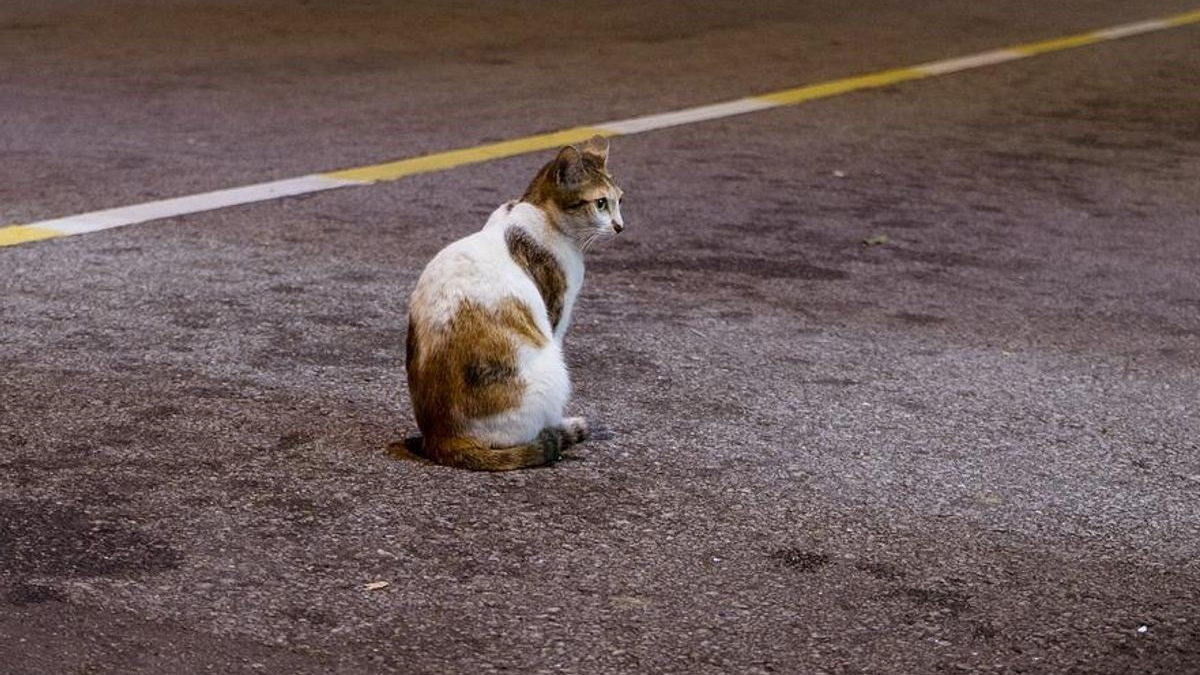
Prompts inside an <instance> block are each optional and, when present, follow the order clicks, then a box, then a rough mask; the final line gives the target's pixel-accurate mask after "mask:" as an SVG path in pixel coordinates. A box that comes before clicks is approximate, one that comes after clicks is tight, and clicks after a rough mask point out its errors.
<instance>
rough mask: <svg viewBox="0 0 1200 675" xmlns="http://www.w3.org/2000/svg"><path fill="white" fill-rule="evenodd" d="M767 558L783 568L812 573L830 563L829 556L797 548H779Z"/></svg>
mask: <svg viewBox="0 0 1200 675" xmlns="http://www.w3.org/2000/svg"><path fill="white" fill-rule="evenodd" d="M767 557H769V558H770V559H771V560H774V561H775V562H777V563H779V564H780V565H782V566H783V567H787V568H789V569H794V570H797V571H800V572H812V571H814V570H817V569H820V568H822V567H824V566H826V565H828V564H829V562H830V560H829V556H827V555H825V554H824V553H813V552H811V551H802V550H800V549H798V548H781V549H778V550H775V551H772V552H771V554H770V555H769V556H767Z"/></svg>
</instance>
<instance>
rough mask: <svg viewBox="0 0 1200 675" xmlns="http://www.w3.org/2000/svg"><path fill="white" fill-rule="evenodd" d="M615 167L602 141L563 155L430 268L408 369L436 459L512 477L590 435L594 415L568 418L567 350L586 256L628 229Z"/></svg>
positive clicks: (420, 287) (411, 320) (413, 325)
mask: <svg viewBox="0 0 1200 675" xmlns="http://www.w3.org/2000/svg"><path fill="white" fill-rule="evenodd" d="M607 164H608V141H607V140H606V139H604V138H602V137H599V136H597V137H595V138H593V139H591V140H589V141H587V142H586V143H584V144H582V145H580V146H579V147H572V146H567V147H564V148H562V149H561V150H560V151H559V152H558V155H557V156H556V157H555V158H554V159H553V160H552V161H550V162H549V163H547V164H546V165H545V166H543V167H542V169H541V171H539V172H538V174H537V176H536V177H534V179H533V181H532V182H531V183H530V184H529V187H528V188H527V189H526V190H525V194H524V195H523V196H522V197H521V199H520V200H519V201H510V202H508V203H506V204H503V205H501V206H500V208H498V209H496V211H495V212H493V213H492V215H491V217H489V218H488V221H487V224H486V225H484V227H483V229H482V230H480V231H479V232H476V233H475V234H472V235H470V236H468V237H465V238H463V239H460V240H458V241H456V242H454V243H453V244H450V245H449V246H447V247H446V248H444V249H442V251H441V252H439V253H438V254H437V255H436V256H435V257H434V258H433V260H432V261H430V263H429V264H428V265H427V266H426V267H425V270H424V272H422V273H421V277H420V279H418V281H417V286H416V289H415V290H414V291H413V294H412V298H411V299H410V301H409V312H408V351H407V354H406V359H405V362H406V367H407V370H408V388H409V393H410V395H411V398H412V404H413V411H414V413H415V415H416V418H417V426H419V427H420V429H421V434H422V436H423V439H422V454H423V455H425V457H426V458H428V459H430V460H432V461H434V462H437V463H439V464H446V465H449V466H456V467H461V468H466V469H476V470H484V471H504V470H509V469H519V468H523V467H530V466H537V465H540V464H545V463H547V462H553V461H555V460H557V459H559V457H560V456H561V454H562V451H563V449H564V448H565V447H567V446H570V445H572V444H575V443H579V442H581V441H583V440H584V439H585V438H586V437H587V435H588V426H587V421H586V420H584V419H583V418H581V417H571V418H565V419H564V417H563V409H564V408H565V407H566V404H567V399H568V398H569V397H570V394H571V382H570V378H569V376H568V374H567V366H566V363H565V362H564V361H563V352H562V343H563V335H564V334H566V332H567V326H568V325H569V324H570V322H571V313H572V310H573V309H574V307H575V299H576V297H577V296H578V295H579V289H580V287H581V286H582V285H583V252H584V250H585V249H587V248H588V246H589V245H591V243H592V242H594V241H596V240H597V239H600V238H604V237H609V236H613V235H615V234H617V233H618V232H620V231H621V230H622V229H624V227H625V225H624V222H623V221H622V220H621V195H622V191H621V189H620V188H619V187H617V185H616V183H615V182H614V181H613V177H612V175H611V174H609V172H608V168H607Z"/></svg>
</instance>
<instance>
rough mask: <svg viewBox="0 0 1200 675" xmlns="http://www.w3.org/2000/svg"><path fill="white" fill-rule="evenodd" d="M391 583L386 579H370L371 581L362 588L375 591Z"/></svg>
mask: <svg viewBox="0 0 1200 675" xmlns="http://www.w3.org/2000/svg"><path fill="white" fill-rule="evenodd" d="M391 585H392V584H391V582H388V581H372V582H371V583H369V584H367V585H366V586H364V588H366V589H367V590H368V591H377V590H379V589H381V588H387V587H388V586H391Z"/></svg>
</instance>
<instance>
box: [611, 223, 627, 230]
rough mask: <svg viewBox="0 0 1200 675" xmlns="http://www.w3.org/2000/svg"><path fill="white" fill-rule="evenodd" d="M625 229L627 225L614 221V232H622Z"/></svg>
mask: <svg viewBox="0 0 1200 675" xmlns="http://www.w3.org/2000/svg"><path fill="white" fill-rule="evenodd" d="M623 229H625V225H623V224H621V223H613V232H620V231H621V230H623Z"/></svg>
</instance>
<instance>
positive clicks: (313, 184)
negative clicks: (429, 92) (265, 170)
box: [0, 9, 1200, 247]
mask: <svg viewBox="0 0 1200 675" xmlns="http://www.w3.org/2000/svg"><path fill="white" fill-rule="evenodd" d="M1195 23H1200V9H1197V10H1194V11H1191V12H1186V13H1184V14H1176V15H1174V16H1168V17H1162V18H1158V19H1149V20H1146V21H1139V22H1137V23H1129V24H1122V25H1119V26H1112V27H1110V28H1105V29H1102V30H1096V31H1091V32H1087V33H1079V34H1077V35H1067V36H1063V37H1058V38H1054V39H1051V40H1043V41H1040V42H1030V43H1026V44H1019V45H1015V46H1012V47H1007V48H1004V49H994V50H991V51H986V52H980V53H978V54H969V55H966V56H960V57H956V58H952V59H945V60H941V61H934V62H931V63H924V64H919V65H915V66H910V67H907V68H895V69H892V70H885V71H881V72H878V73H869V74H866V75H858V76H855V77H847V78H843V79H840V80H832V81H830V82H822V83H818V84H809V85H805V86H802V87H796V88H793V89H785V90H782V91H776V92H770V93H766V94H760V95H758V96H748V97H746V98H740V99H736V100H733V101H724V102H721V103H713V104H710V105H703V106H697V107H694V108H685V109H683V110H674V111H671V112H665V113H658V114H654V115H644V116H641V117H633V118H629V119H624V120H615V121H612V122H603V123H600V124H593V125H588V126H581V127H573V128H570V129H563V130H560V131H553V132H549V133H544V134H537V135H533V136H524V137H521V138H514V139H511V140H507V141H501V142H498V143H488V144H485V145H477V146H473V147H468V148H460V149H457V150H449V151H446V152H436V153H432V154H428V155H422V156H420V157H412V158H408V159H402V160H398V161H395V162H387V163H384V164H375V165H371V166H361V167H357V168H351V169H342V170H340V171H330V172H326V173H317V174H310V175H308V176H300V177H298V178H288V179H284V180H278V181H272V182H270V183H260V184H258V185H249V186H245V187H236V188H230V189H227V190H216V191H214V192H205V193H202V194H196V195H188V196H184V197H175V198H172V199H163V200H159V201H154V202H147V203H144V204H134V205H132V206H125V207H120V208H115V209H104V210H102V211H92V212H89V213H82V214H79V215H75V216H67V217H65V218H56V219H54V220H46V221H42V222H37V223H30V224H27V225H9V226H7V227H0V247H5V246H14V245H17V244H24V243H27V242H33V241H39V240H42V239H52V238H56V237H64V236H69V235H73V234H83V233H85V232H96V231H99V230H106V229H111V228H114V227H123V226H125V225H133V224H136V223H144V222H149V221H152V220H160V219H162V218H170V217H174V216H182V215H188V214H192V213H200V212H203V211H210V210H213V209H220V208H225V207H229V206H236V205H240V204H251V203H255V202H263V201H269V200H272V199H278V198H280V197H286V196H294V195H301V194H311V193H314V192H322V191H325V190H333V189H337V188H342V187H349V186H359V185H370V184H372V183H378V182H381V181H391V180H398V179H400V178H404V177H405V176H412V175H415V174H421V173H430V172H434V171H445V170H447V169H452V168H454V167H458V166H465V165H468V164H478V163H480V162H487V161H491V160H495V159H501V158H505V157H514V156H516V155H523V154H527V153H531V152H538V151H541V150H547V149H550V148H557V147H559V146H562V145H568V144H571V143H578V142H580V141H582V140H585V139H587V138H590V137H591V136H594V135H597V134H598V135H601V136H625V135H629V134H638V133H644V132H647V131H653V130H655V129H666V128H669V127H674V126H680V125H684V124H696V123H698V122H703V121H705V120H713V119H721V118H725V117H732V116H734V115H744V114H747V113H752V112H757V111H760V110H769V109H772V108H778V107H782V106H789V105H796V104H799V103H804V102H806V101H814V100H817V99H822V98H828V97H831V96H840V95H842V94H848V93H851V92H856V91H864V90H867V89H875V88H878V87H887V86H892V85H895V84H899V83H901V82H907V81H909V80H917V79H921V78H926V77H936V76H939V75H947V74H950V73H957V72H961V71H964V70H973V69H976V68H983V67H987V66H992V65H997V64H1000V63H1007V62H1009V61H1015V60H1018V59H1025V58H1029V57H1032V56H1037V55H1040V54H1049V53H1052V52H1058V51H1062V50H1065V49H1074V48H1077V47H1083V46H1087V45H1094V44H1097V43H1101V42H1106V41H1110V40H1117V39H1120V38H1125V37H1130V36H1134V35H1144V34H1146V33H1152V32H1155V31H1161V30H1167V29H1171V28H1176V27H1179V26H1186V25H1190V24H1195Z"/></svg>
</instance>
